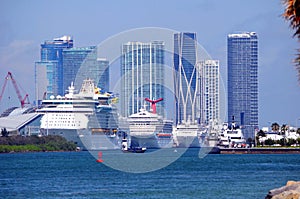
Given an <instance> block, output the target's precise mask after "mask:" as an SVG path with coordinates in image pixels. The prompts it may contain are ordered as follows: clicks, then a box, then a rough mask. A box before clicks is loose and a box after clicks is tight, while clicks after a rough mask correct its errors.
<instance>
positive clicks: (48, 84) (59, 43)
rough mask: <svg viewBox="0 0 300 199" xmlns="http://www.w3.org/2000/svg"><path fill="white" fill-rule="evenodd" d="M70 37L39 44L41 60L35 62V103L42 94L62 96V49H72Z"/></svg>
mask: <svg viewBox="0 0 300 199" xmlns="http://www.w3.org/2000/svg"><path fill="white" fill-rule="evenodd" d="M72 47H73V39H72V38H71V37H70V36H63V37H61V38H55V39H53V40H50V41H45V42H44V43H43V44H41V60H40V61H37V62H35V91H36V101H40V100H41V99H42V98H43V96H44V94H46V95H47V96H48V97H49V96H50V95H63V94H64V90H63V56H62V52H63V49H67V48H72Z"/></svg>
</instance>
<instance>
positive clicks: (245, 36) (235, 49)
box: [227, 32, 258, 139]
mask: <svg viewBox="0 0 300 199" xmlns="http://www.w3.org/2000/svg"><path fill="white" fill-rule="evenodd" d="M227 42H228V43H227V45H228V47H227V51H228V52H227V53H228V54H227V56H228V57H227V61H228V84H227V86H228V121H232V117H233V116H234V119H235V121H236V122H237V124H239V125H241V126H242V127H243V128H244V129H243V132H244V136H245V138H252V139H253V138H254V130H255V128H257V127H258V38H257V34H256V33H255V32H244V33H238V34H229V35H228V37H227Z"/></svg>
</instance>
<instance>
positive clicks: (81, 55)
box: [63, 46, 109, 91]
mask: <svg viewBox="0 0 300 199" xmlns="http://www.w3.org/2000/svg"><path fill="white" fill-rule="evenodd" d="M108 65H109V62H108V61H107V60H106V59H98V58H97V48H96V46H88V47H80V48H69V49H64V50H63V89H64V91H65V90H67V89H68V86H70V84H71V82H74V83H75V88H76V89H80V88H81V84H82V82H83V80H84V79H86V78H90V79H93V80H94V81H97V80H99V81H98V82H95V84H96V85H97V86H98V87H99V88H101V89H102V90H105V91H109V68H108ZM81 66H82V68H81V70H80V67H81ZM75 78H78V81H77V82H75Z"/></svg>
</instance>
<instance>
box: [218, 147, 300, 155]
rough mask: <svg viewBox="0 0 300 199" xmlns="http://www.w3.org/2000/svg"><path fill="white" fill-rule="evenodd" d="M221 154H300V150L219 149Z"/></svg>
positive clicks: (272, 148) (280, 148)
mask: <svg viewBox="0 0 300 199" xmlns="http://www.w3.org/2000/svg"><path fill="white" fill-rule="evenodd" d="M219 150H220V154H300V148H285V147H278V148H274V147H270V148H219Z"/></svg>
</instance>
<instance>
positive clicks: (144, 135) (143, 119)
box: [127, 108, 173, 148]
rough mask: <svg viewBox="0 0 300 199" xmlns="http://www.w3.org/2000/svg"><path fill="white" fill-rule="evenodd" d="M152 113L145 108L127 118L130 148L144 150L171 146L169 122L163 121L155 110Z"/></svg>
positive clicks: (170, 125) (170, 123) (171, 123)
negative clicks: (141, 148) (137, 147)
mask: <svg viewBox="0 0 300 199" xmlns="http://www.w3.org/2000/svg"><path fill="white" fill-rule="evenodd" d="M152 110H154V111H153V112H149V111H147V110H146V109H145V108H142V109H140V112H138V113H135V114H132V115H130V116H129V117H128V119H127V121H128V123H129V131H130V133H129V135H130V140H131V145H132V146H140V147H146V148H170V147H172V145H173V135H172V126H173V122H172V121H171V120H164V119H163V118H162V117H161V116H159V115H158V114H157V113H156V111H155V108H154V109H152Z"/></svg>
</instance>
